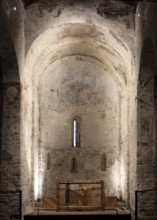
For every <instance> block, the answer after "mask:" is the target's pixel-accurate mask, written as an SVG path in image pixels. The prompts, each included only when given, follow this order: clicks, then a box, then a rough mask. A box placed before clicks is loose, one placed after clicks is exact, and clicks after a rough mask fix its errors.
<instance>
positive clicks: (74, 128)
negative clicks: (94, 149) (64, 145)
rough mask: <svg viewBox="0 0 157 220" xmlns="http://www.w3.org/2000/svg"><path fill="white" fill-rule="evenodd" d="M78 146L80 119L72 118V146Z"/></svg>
mask: <svg viewBox="0 0 157 220" xmlns="http://www.w3.org/2000/svg"><path fill="white" fill-rule="evenodd" d="M77 147H80V119H79V117H74V118H73V119H72V148H77Z"/></svg>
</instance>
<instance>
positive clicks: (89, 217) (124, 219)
mask: <svg viewBox="0 0 157 220" xmlns="http://www.w3.org/2000/svg"><path fill="white" fill-rule="evenodd" d="M31 219H33V220H35V219H41V220H74V219H75V220H104V219H105V220H109V219H112V220H114V219H121V220H131V214H130V212H128V211H119V210H103V211H91V212H89V211H77V212H72V211H66V212H62V211H59V212H56V211H54V212H52V211H43V210H41V211H40V212H36V213H32V214H29V215H25V216H24V220H31Z"/></svg>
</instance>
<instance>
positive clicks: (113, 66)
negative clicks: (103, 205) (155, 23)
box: [0, 0, 157, 220]
mask: <svg viewBox="0 0 157 220" xmlns="http://www.w3.org/2000/svg"><path fill="white" fill-rule="evenodd" d="M46 2H47V3H46ZM17 6H18V7H17V11H16V12H13V11H12V12H11V14H10V15H9V17H8V19H7V22H8V27H9V29H10V30H11V36H12V39H13V42H14V46H15V51H16V54H17V58H18V68H17V61H16V59H10V57H12V56H11V55H10V54H11V52H10V51H9V50H8V49H6V48H10V46H9V45H7V46H6V36H8V32H6V31H4V28H2V27H0V31H1V33H2V37H1V38H0V39H1V41H0V43H1V44H0V54H1V57H2V58H5V59H2V62H1V63H2V71H3V75H4V80H5V82H6V85H5V86H4V104H3V105H4V106H3V107H4V113H3V135H2V140H3V144H2V147H1V151H2V153H3V154H2V155H3V157H2V158H3V162H4V163H5V165H4V166H3V172H2V174H3V173H4V175H2V178H3V176H5V178H6V182H5V183H6V185H5V186H7V187H13V188H17V187H19V186H20V185H21V188H22V190H23V211H24V213H29V212H31V211H32V208H33V205H34V200H35V199H37V197H39V196H40V197H41V196H43V195H52V194H53V195H54V194H55V182H56V180H58V179H65V178H80V179H82V178H83V179H84V178H87V177H88V178H90V179H94V178H101V179H104V180H105V193H106V195H113V196H117V197H118V198H119V199H123V200H124V201H125V203H126V205H127V207H128V208H130V209H131V211H132V214H133V211H134V202H135V200H134V191H135V189H136V188H137V187H142V188H143V187H154V182H155V175H154V173H155V167H156V165H155V160H156V158H155V155H156V154H155V137H154V126H155V125H154V124H153V123H154V119H153V117H154V112H153V108H152V107H151V106H152V105H154V104H153V102H154V100H153V86H152V85H153V84H154V78H153V76H152V75H151V70H150V68H149V67H148V68H147V67H145V66H144V67H143V69H142V67H141V70H140V75H141V76H140V78H139V79H140V83H139V86H137V85H138V72H139V67H140V59H141V55H140V54H141V50H142V42H143V38H144V36H145V35H146V36H148V33H151V37H152V42H153V44H154V45H157V44H156V41H155V36H156V35H155V34H153V32H152V30H153V29H152V28H150V29H149V28H148V26H150V23H151V22H152V20H154V18H153V16H154V15H152V14H151V13H150V14H151V16H150V15H149V13H148V12H149V10H152V8H151V9H150V8H149V4H146V3H143V4H142V3H139V4H138V6H137V9H136V13H135V12H134V8H133V7H132V6H129V5H127V4H125V3H124V2H123V3H122V2H119V3H117V1H116V2H114V1H111V2H110V1H109V2H108V4H107V3H103V2H102V1H94V0H93V1H86V2H85V3H83V1H77V2H76V3H75V4H72V1H66V3H65V1H59V2H56V1H51V2H49V3H48V1H39V2H38V3H36V4H32V5H31V6H29V7H27V8H26V11H25V9H24V7H23V4H22V2H21V1H20V0H19V1H18V4H17ZM134 13H135V14H134ZM139 15H140V16H139ZM7 16H8V15H7ZM146 30H147V31H146ZM150 30H151V32H150ZM4 51H5V52H4ZM144 53H148V54H149V51H147V50H146V51H144ZM14 57H15V56H14ZM8 60H9V62H13V64H14V65H9V64H8ZM146 60H147V58H146ZM6 61H7V62H6ZM144 63H145V62H144ZM143 65H144V64H141V66H143ZM17 69H19V74H20V80H19V76H18V70H17ZM141 72H142V73H141ZM147 72H149V73H150V74H148V75H147ZM148 76H152V78H149V79H150V80H149V83H148V84H145V82H147V79H148V78H147V77H148ZM20 83H21V86H20ZM137 87H138V93H139V91H140V90H142V93H140V97H141V99H144V100H145V101H146V102H149V104H150V105H151V106H149V107H148V106H147V107H146V106H145V104H144V103H141V102H140V103H139V101H138V100H137V99H136V97H139V94H138V93H137ZM19 88H20V89H19ZM143 88H144V89H143ZM20 92H21V94H20ZM137 94H138V95H137ZM20 96H21V102H20V99H19V97H20ZM19 103H20V106H21V109H20V110H21V113H20V116H21V121H20V122H21V123H20V125H21V127H20V128H21V130H20V132H19ZM137 103H138V109H137ZM137 110H138V115H137ZM74 116H79V118H80V143H81V147H80V148H79V149H72V148H71V132H72V130H71V121H72V118H73V117H74ZM136 116H138V122H137V117H136ZM137 124H138V133H137ZM12 125H14V126H12ZM15 128H16V129H15ZM19 135H20V141H19ZM141 143H147V145H146V144H144V145H141ZM15 145H16V146H15ZM15 148H16V151H15ZM143 148H144V149H145V153H144V151H143V150H142V149H143ZM104 153H105V154H106V170H101V156H102V155H103V154H104ZM73 158H75V160H76V162H77V172H71V161H72V159H73ZM8 161H9V163H8ZM146 161H147V163H145V162H146ZM20 164H21V173H20V169H19V165H20ZM4 171H5V172H4ZM6 172H7V175H6ZM20 175H21V182H20V181H19V180H20ZM9 177H13V180H14V181H10V180H9ZM2 178H1V179H2ZM3 184H4V183H3ZM153 196H154V195H153ZM153 196H152V195H147V196H146V198H143V199H144V200H145V199H146V200H147V201H150V202H149V205H148V206H149V207H152V204H153V203H154V201H155V199H156V198H155V197H153ZM8 199H9V197H7V199H6V198H4V201H3V204H8ZM10 200H11V197H10ZM13 205H14V204H13ZM7 206H8V205H7ZM3 207H4V206H3ZM140 207H142V204H140ZM8 209H9V208H8ZM153 209H154V208H153ZM3 210H4V209H3ZM9 210H10V211H11V209H9ZM153 211H154V210H152V209H150V210H148V211H147V210H144V211H142V213H141V215H143V216H144V215H152V216H153V215H154V213H153ZM148 212H149V213H148ZM6 219H7V216H6ZM3 220H4V217H3Z"/></svg>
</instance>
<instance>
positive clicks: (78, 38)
mask: <svg viewBox="0 0 157 220" xmlns="http://www.w3.org/2000/svg"><path fill="white" fill-rule="evenodd" d="M68 30H70V33H69V32H68ZM87 30H88V31H87ZM67 32H68V34H67ZM41 42H42V43H41ZM113 42H114V44H113ZM74 58H75V61H76V60H77V61H78V60H81V61H80V62H82V63H83V62H84V61H83V60H86V62H87V63H90V64H91V65H93V69H94V66H95V68H96V67H97V68H99V69H100V72H104V73H105V71H106V73H105V74H106V78H107V77H108V78H109V80H110V81H112V84H113V85H114V86H113V88H116V95H117V96H116V97H117V105H116V107H117V109H118V110H117V113H116V114H117V116H116V118H117V119H116V122H115V124H116V126H117V127H116V132H117V134H116V135H117V137H118V138H117V143H116V145H117V146H116V147H115V148H116V151H117V158H116V159H112V158H111V157H112V156H111V155H110V159H109V160H107V161H108V163H109V166H110V167H112V170H113V172H112V177H111V176H110V181H111V179H113V180H112V182H114V184H115V186H114V187H113V188H115V193H116V194H117V195H118V196H119V195H124V197H125V198H127V195H126V194H127V192H126V188H127V184H125V183H126V182H127V177H125V178H122V179H121V180H120V181H119V179H120V178H119V176H117V173H120V174H119V175H120V176H121V177H122V175H124V173H125V175H127V174H126V173H127V169H128V167H127V165H126V164H127V158H126V156H125V153H124V154H123V155H122V152H126V151H127V148H126V146H125V144H126V142H125V140H124V141H123V143H124V146H122V147H121V146H119V145H120V142H121V140H120V139H124V137H125V136H126V133H127V132H128V131H127V129H126V130H125V128H124V129H123V131H124V132H123V135H120V132H121V127H122V126H123V123H122V121H123V118H125V119H126V120H128V119H127V108H128V106H127V97H128V90H129V85H130V83H131V78H132V75H133V73H132V56H131V52H130V49H129V48H128V46H127V45H126V44H125V42H124V41H123V40H122V39H120V38H118V37H117V36H116V34H115V33H114V31H112V30H110V29H108V28H103V27H100V26H96V27H95V28H94V30H93V26H92V25H90V24H87V23H85V22H81V23H80V22H79V23H78V22H76V23H70V24H68V23H65V24H62V25H60V26H55V27H53V28H49V29H47V30H46V31H45V32H43V33H42V34H41V35H40V36H39V37H38V38H36V40H35V41H34V42H33V44H32V45H31V47H30V50H29V51H28V53H27V57H26V63H25V68H24V72H23V74H22V81H23V85H24V87H23V92H22V93H23V97H24V99H23V105H22V106H23V109H25V112H24V111H23V113H22V118H23V123H22V124H23V125H22V127H23V135H24V137H23V139H22V142H23V144H22V146H23V147H24V148H26V140H27V144H28V145H29V146H31V147H30V148H29V150H28V149H27V156H26V160H25V162H26V163H27V164H29V167H30V168H29V169H30V170H33V172H34V173H33V172H32V173H33V174H30V176H31V175H33V176H34V179H35V181H34V185H35V192H34V194H35V195H34V196H35V198H37V197H38V196H42V195H43V183H44V181H45V180H44V181H43V179H45V174H44V176H41V177H40V178H39V176H38V172H36V169H37V167H38V157H39V156H41V155H43V154H42V151H40V150H38V148H37V146H40V141H39V136H40V130H41V129H42V126H41V127H40V126H39V124H40V122H39V120H40V118H41V117H40V114H41V113H40V110H39V109H40V107H41V106H39V103H40V102H41V98H42V99H43V98H44V96H41V95H42V94H40V93H39V91H40V90H41V88H43V82H44V76H48V75H46V74H47V73H48V71H50V68H51V67H52V69H51V72H52V77H53V75H54V77H55V78H56V77H57V75H58V74H59V73H58V74H53V73H54V72H55V71H56V69H57V68H58V66H61V69H64V67H65V66H68V65H69V64H68V63H67V60H71V61H68V62H72V60H73V62H74ZM75 63H76V66H77V62H75ZM63 64H65V66H64V65H63ZM88 66H89V64H88ZM73 69H74V68H73ZM28 85H29V86H28ZM70 86H71V85H70ZM52 90H53V89H52ZM110 91H111V90H110ZM41 93H42V91H41ZM108 93H109V90H108ZM39 94H40V96H39ZM45 97H46V96H45ZM43 106H44V105H43ZM122 109H123V110H124V109H125V113H126V114H124V115H123V114H121V115H120V113H119V112H120V111H121V110H122ZM80 111H81V110H80ZM29 112H32V116H31V117H30V115H29V114H28V113H29ZM73 114H74V113H73ZM73 114H72V115H73ZM73 116H77V115H73ZM102 117H103V120H104V118H105V114H104V115H102ZM26 119H28V120H26ZM112 124H113V123H112ZM31 131H32V133H31ZM125 132H126V133H125ZM24 133H25V134H24ZM110 139H111V138H110ZM112 147H113V148H114V146H112ZM123 147H124V151H123ZM45 148H49V146H46V145H45ZM47 150H49V149H47ZM32 152H33V153H32ZM93 152H94V151H93ZM31 155H33V157H34V161H35V162H34V165H33V164H30V162H29V158H30V157H32V156H31ZM46 155H47V154H46ZM50 155H52V154H50ZM120 155H122V158H123V159H122V164H123V165H121V161H120V160H118V158H119V157H120ZM73 156H75V155H71V158H72V157H73ZM98 157H99V155H98ZM100 158H101V157H100ZM100 160H101V159H100ZM119 161H120V162H119ZM70 163H71V162H70V161H69V164H70ZM58 164H60V162H59V163H58ZM99 164H100V161H99ZM45 165H46V163H45ZM45 165H44V164H43V166H42V167H44V166H45ZM114 166H115V167H116V169H115V170H114ZM78 167H79V165H78ZM40 173H42V172H40ZM98 173H99V176H100V172H98ZM103 175H104V173H103ZM38 179H40V181H41V183H39V185H37V184H38V183H37V182H39V181H37V180H38ZM54 179H55V178H54ZM115 179H116V181H115ZM121 181H122V182H123V184H121V183H120V182H121ZM121 185H123V186H121ZM39 188H40V189H39ZM122 188H123V189H122ZM36 189H37V192H36ZM108 189H109V185H108ZM39 191H40V193H39ZM49 191H50V190H49ZM50 193H51V192H50ZM108 193H112V192H109V191H108ZM26 194H27V193H26ZM27 195H28V196H29V194H27ZM27 195H26V197H27Z"/></svg>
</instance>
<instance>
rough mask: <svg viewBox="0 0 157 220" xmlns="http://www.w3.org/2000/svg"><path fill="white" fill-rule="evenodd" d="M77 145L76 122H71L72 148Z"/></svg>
mask: <svg viewBox="0 0 157 220" xmlns="http://www.w3.org/2000/svg"><path fill="white" fill-rule="evenodd" d="M76 143H77V121H76V119H74V120H73V147H76Z"/></svg>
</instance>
